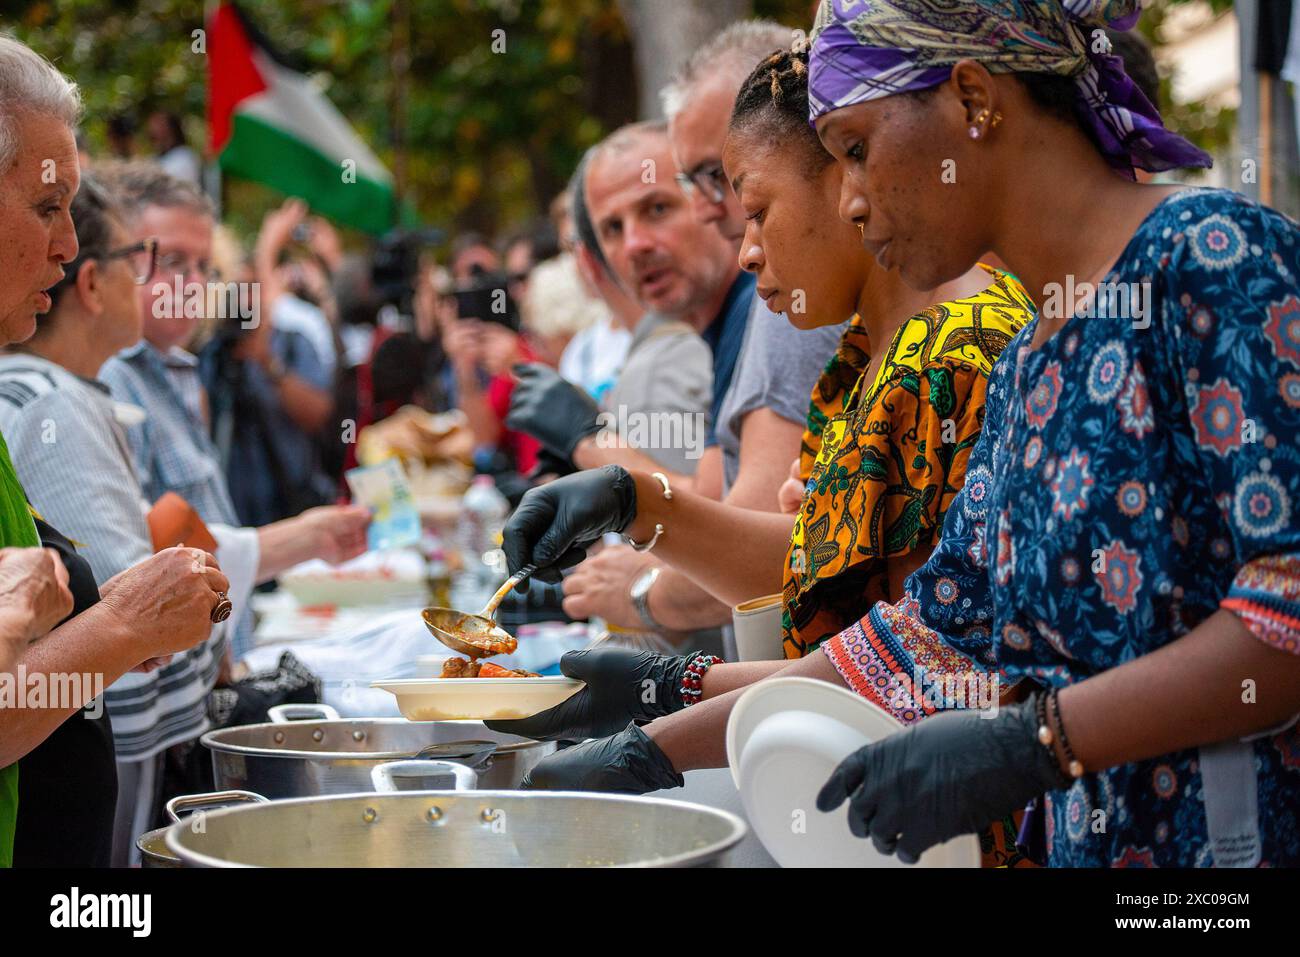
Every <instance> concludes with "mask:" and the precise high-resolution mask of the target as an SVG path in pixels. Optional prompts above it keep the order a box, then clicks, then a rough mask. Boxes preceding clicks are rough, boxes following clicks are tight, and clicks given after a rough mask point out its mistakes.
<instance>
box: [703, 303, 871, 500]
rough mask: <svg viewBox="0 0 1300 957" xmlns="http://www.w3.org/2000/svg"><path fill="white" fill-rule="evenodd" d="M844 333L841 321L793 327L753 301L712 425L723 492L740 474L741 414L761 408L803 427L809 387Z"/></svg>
mask: <svg viewBox="0 0 1300 957" xmlns="http://www.w3.org/2000/svg"><path fill="white" fill-rule="evenodd" d="M847 321H848V320H847V319H846V320H845V322H847ZM843 332H844V323H843V322H841V323H837V324H836V325H833V326H822V327H820V328H817V329H810V330H807V331H805V330H802V329H796V328H795V327H794V326H792V325H790V322H789V320H787V319H786V318H785V316H782V315H778V314H777V313H774V312H772V311H771V310H770V309H768V308H767V305H766V304H765V303H764V302H763V300H761V299H759V298H758V297H757V296H755V297H754V306H753V309H752V310H751V312H750V315H749V327H748V328H747V329H746V331H745V342H744V345H742V346H741V349H740V359H739V360H738V362H737V363H736V371H735V374H734V375H733V376H732V378H731V388H729V389H728V390H727V394H726V396H725V398H723V400H722V408H721V409H720V410H719V413H718V419H719V421H718V422H717V423H716V424H715V427H714V431H715V432H716V433H717V436H718V445H720V446H721V447H722V470H723V472H722V479H723V486H722V488H723V493H724V494H725V493H726V492H727V491H729V490H730V489H731V486H732V483H734V482H735V481H736V475H737V473H739V471H740V426H741V422H742V421H743V420H744V418H745V416H747V415H748V414H749V413H751V412H753V411H754V410H755V409H764V408H766V409H771V410H772V411H773V412H775V413H776V414H777V415H779V416H780V417H781V418H783V419H786V420H788V421H790V422H794V423H797V424H798V425H803V424H804V423H805V422H806V421H807V419H808V403H809V401H810V400H811V399H812V390H813V386H815V385H816V384H817V378H818V376H820V375H821V373H822V370H823V369H825V368H826V363H827V362H829V361H830V358H831V356H833V355H835V349H836V347H837V346H838V345H839V342H840V336H841V335H842V334H843Z"/></svg>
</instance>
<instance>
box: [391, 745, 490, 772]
mask: <svg viewBox="0 0 1300 957" xmlns="http://www.w3.org/2000/svg"><path fill="white" fill-rule="evenodd" d="M496 750H497V745H496V743H495V742H493V741H445V742H443V743H442V744H430V745H428V746H427V747H424V748H421V749H420V750H419V751H417V752H415V754H413V755H411V759H412V760H417V761H426V760H442V761H456V762H458V763H460V764H463V765H465V766H466V767H467V768H477V767H479V766H480V765H482V764H483V763H484V762H486V761H487V759H488V758H490V757H491V756H492V755H493V754H495V753H496Z"/></svg>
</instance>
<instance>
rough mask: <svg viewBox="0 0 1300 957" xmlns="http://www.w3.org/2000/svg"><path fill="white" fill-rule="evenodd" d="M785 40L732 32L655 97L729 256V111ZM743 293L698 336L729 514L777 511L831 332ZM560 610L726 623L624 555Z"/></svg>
mask: <svg viewBox="0 0 1300 957" xmlns="http://www.w3.org/2000/svg"><path fill="white" fill-rule="evenodd" d="M794 37H795V33H794V31H793V30H790V29H787V28H786V27H783V26H781V25H779V24H776V23H772V22H771V21H765V20H751V21H744V22H741V23H737V24H734V25H732V26H730V27H728V28H726V29H725V30H723V31H721V32H720V33H718V34H717V35H716V36H715V37H713V38H712V39H711V40H709V41H707V42H706V43H705V44H704V45H703V46H701V47H700V48H699V50H697V51H696V52H695V53H693V54H692V55H691V56H690V57H688V58H687V59H686V61H685V62H684V63H683V64H682V66H681V68H680V69H679V70H678V72H677V74H676V75H675V76H674V78H673V80H672V81H671V82H670V83H669V84H668V86H667V87H666V88H665V89H664V90H663V93H662V100H663V105H664V110H665V112H666V113H667V115H668V136H669V139H670V141H671V143H672V151H673V159H674V161H675V163H676V165H677V170H678V172H677V182H678V184H679V186H680V187H681V189H682V191H683V192H684V193H685V194H686V195H687V197H688V198H689V200H690V203H691V210H692V212H693V213H694V215H695V218H696V219H697V220H698V221H700V222H702V223H708V224H712V225H713V226H715V227H716V228H717V230H718V232H719V233H721V235H722V237H723V238H724V239H725V240H726V241H728V242H729V243H731V244H732V247H733V249H734V250H735V252H737V253H739V251H740V242H741V239H742V238H743V237H744V234H745V215H744V211H743V210H742V209H741V207H740V203H739V202H738V200H737V199H736V196H735V193H734V192H733V191H732V189H731V184H730V183H729V182H727V178H726V175H725V174H724V173H723V171H722V147H723V144H724V143H725V142H726V139H727V129H728V125H729V123H730V119H731V108H732V105H733V103H734V102H735V99H736V94H737V93H738V92H739V90H740V86H741V84H742V83H743V82H744V80H745V79H746V77H748V76H749V74H750V72H751V71H752V70H753V69H754V67H755V66H757V65H758V63H759V62H760V61H761V60H762V59H763V58H764V57H766V56H768V55H770V54H771V53H773V52H774V51H776V50H777V49H780V48H783V47H788V46H789V45H790V43H791V42H792V40H793V39H794ZM744 275H748V274H744ZM752 290H753V287H752V286H750V287H748V289H747V290H746V295H745V296H744V297H743V299H742V300H741V301H739V302H738V303H736V308H735V310H734V311H732V312H728V313H726V314H724V315H722V316H720V317H719V319H718V320H716V321H715V323H714V325H713V326H712V327H710V329H708V330H705V332H704V333H703V334H704V336H705V338H706V339H709V340H710V345H711V346H712V347H713V350H714V368H715V370H722V371H721V372H720V373H719V375H720V376H721V378H720V379H718V380H717V381H718V382H719V383H720V384H721V388H722V390H723V391H722V393H720V394H719V397H718V401H717V403H716V404H715V406H714V410H713V411H714V417H713V434H714V437H715V439H716V443H717V448H716V449H715V451H716V452H720V453H721V454H720V455H717V456H715V457H714V459H713V460H714V461H716V462H717V463H718V465H717V469H718V470H720V471H721V476H720V481H719V482H718V485H717V487H716V490H714V491H713V492H712V494H714V495H716V496H717V497H720V498H722V499H723V500H724V501H726V502H727V503H728V504H730V505H735V506H737V507H738V508H744V509H756V510H760V511H777V510H778V496H777V492H778V490H779V489H780V487H781V485H782V483H783V482H784V480H785V478H786V476H787V475H788V474H789V470H790V462H791V461H792V460H793V459H795V458H796V457H797V456H798V454H799V446H800V442H801V440H802V437H803V431H804V426H805V420H806V417H807V412H808V402H809V396H810V394H811V393H812V389H813V385H814V384H815V383H816V381H817V377H818V375H819V374H820V373H821V370H822V368H823V367H824V366H825V365H826V362H827V360H829V359H830V357H831V356H832V355H833V354H834V352H835V348H836V345H837V344H838V342H839V336H840V333H841V331H842V326H828V327H823V328H820V329H815V330H812V331H803V332H801V331H799V330H797V329H795V328H794V327H793V326H791V325H790V324H789V323H788V322H787V321H786V320H785V319H784V318H783V317H781V316H776V315H773V314H772V313H771V312H770V311H769V310H768V309H767V307H766V306H765V305H764V304H763V302H762V301H761V300H760V299H759V298H758V297H757V296H756V295H754V294H753V291H752ZM846 318H847V317H846ZM742 447H743V449H744V457H743V459H742V456H741V449H742ZM742 463H743V464H742ZM707 471H708V470H707V467H706V464H705V461H702V462H701V464H700V471H699V473H698V475H699V476H700V477H699V478H697V485H696V490H697V491H701V492H705V493H706V494H708V493H709V491H710V490H709V489H708V486H707V484H706V479H705V476H706V475H707ZM755 597H757V596H755ZM564 607H565V610H566V611H567V612H568V613H569V614H571V615H573V616H575V617H583V616H588V615H594V616H598V617H600V618H603V619H605V620H606V621H609V622H611V623H612V624H616V625H620V626H623V627H629V628H632V627H640V628H654V629H655V630H660V631H662V630H684V629H687V628H700V627H706V626H714V625H725V624H729V623H730V621H731V610H730V609H729V608H728V607H727V606H726V605H724V604H722V603H721V602H719V601H718V600H717V599H715V598H713V597H712V596H711V595H709V594H708V593H707V592H705V591H704V590H703V589H701V588H699V587H698V586H696V585H695V584H694V583H693V582H691V581H690V580H689V579H687V578H686V577H685V576H683V575H681V574H680V573H679V572H677V571H674V570H673V569H671V568H669V567H667V566H663V565H661V564H659V563H657V562H655V561H654V560H653V558H651V557H650V556H648V555H641V554H637V553H635V552H632V551H631V550H630V549H627V548H610V549H606V550H605V551H603V552H602V553H601V554H599V555H597V556H595V557H594V558H592V559H590V560H589V561H588V562H586V563H584V565H583V566H582V567H581V568H580V569H579V571H578V572H577V573H575V574H573V575H572V576H570V577H569V578H568V579H566V580H565V605H564ZM728 650H730V649H728Z"/></svg>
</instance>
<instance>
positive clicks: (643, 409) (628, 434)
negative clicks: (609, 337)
mask: <svg viewBox="0 0 1300 957" xmlns="http://www.w3.org/2000/svg"><path fill="white" fill-rule="evenodd" d="M811 388H812V387H811V386H809V389H810V390H811ZM712 401H713V353H712V352H711V351H710V350H709V346H708V344H707V343H706V342H705V341H704V340H703V339H702V338H700V336H699V335H698V334H697V333H696V332H695V330H694V329H692V328H691V327H690V326H688V325H686V323H684V322H680V321H678V320H674V319H667V318H665V317H663V316H659V315H654V314H647V315H646V316H644V317H643V318H642V319H641V321H640V322H639V323H637V327H636V332H635V333H633V335H632V343H631V345H630V346H629V347H628V353H627V359H626V361H625V362H624V363H623V371H622V372H621V373H619V376H618V381H617V382H615V383H614V387H613V388H612V389H610V390H609V392H608V393H607V394H606V398H605V403H604V408H605V417H604V418H603V419H602V423H601V424H602V425H604V426H605V427H606V429H607V430H611V431H616V432H617V433H618V435H619V437H620V440H621V441H622V442H624V443H626V444H627V445H629V446H631V447H632V448H636V449H640V450H641V451H643V452H645V453H646V454H647V455H649V456H650V457H651V458H652V459H654V460H655V461H656V462H658V463H659V464H660V465H661V466H663V467H664V468H666V469H668V470H669V471H672V472H677V473H678V474H682V475H694V474H695V470H696V468H697V467H698V466H699V464H700V456H701V455H702V454H703V452H704V440H705V438H706V437H707V435H708V427H709V405H710V403H711V402H712ZM597 441H603V439H602V438H601V437H600V436H597Z"/></svg>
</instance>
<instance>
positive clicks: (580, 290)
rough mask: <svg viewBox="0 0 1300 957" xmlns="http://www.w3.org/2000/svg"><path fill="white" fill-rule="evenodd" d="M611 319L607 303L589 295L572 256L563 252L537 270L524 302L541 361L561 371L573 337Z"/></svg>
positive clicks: (531, 278) (532, 273) (535, 350)
mask: <svg viewBox="0 0 1300 957" xmlns="http://www.w3.org/2000/svg"><path fill="white" fill-rule="evenodd" d="M608 316H609V309H608V308H607V307H606V306H605V304H604V303H603V302H601V301H600V300H599V299H596V298H595V297H594V296H592V295H591V294H590V293H588V292H587V288H586V287H585V286H584V285H583V283H582V276H580V275H579V273H578V264H577V262H576V261H575V260H574V258H573V256H572V255H571V254H569V253H561V254H560V255H559V256H556V257H555V258H554V259H548V260H546V261H545V262H543V263H538V264H537V265H536V266H534V267H533V271H532V272H531V273H530V274H529V276H528V292H527V293H526V294H525V296H524V301H523V320H524V328H525V329H526V330H528V334H529V338H530V341H531V343H532V347H533V351H534V352H535V353H537V358H538V359H539V360H540V361H542V362H545V363H546V364H547V365H549V366H555V367H557V368H558V367H559V366H560V358H561V356H562V355H563V354H564V351H565V348H566V347H567V346H568V345H569V342H570V341H571V340H572V339H573V337H574V336H576V335H577V334H578V333H580V332H582V330H584V329H587V328H589V327H591V326H594V325H596V324H598V323H600V322H604V321H608Z"/></svg>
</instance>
